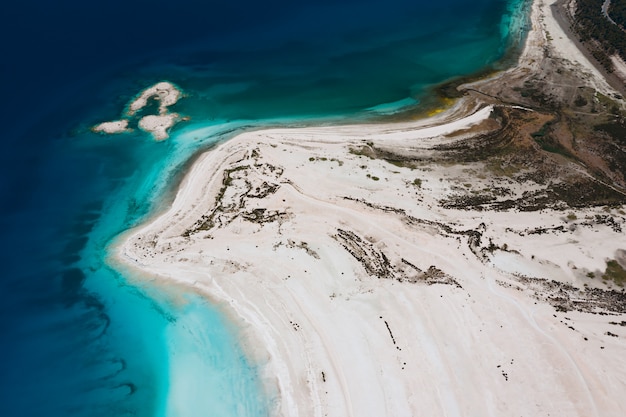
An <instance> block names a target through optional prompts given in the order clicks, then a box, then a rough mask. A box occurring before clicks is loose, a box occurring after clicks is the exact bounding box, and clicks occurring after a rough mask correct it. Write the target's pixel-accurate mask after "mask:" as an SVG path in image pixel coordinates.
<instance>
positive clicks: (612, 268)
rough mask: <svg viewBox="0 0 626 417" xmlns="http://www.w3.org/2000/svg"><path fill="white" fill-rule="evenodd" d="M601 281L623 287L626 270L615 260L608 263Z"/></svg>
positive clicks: (625, 280) (625, 279)
mask: <svg viewBox="0 0 626 417" xmlns="http://www.w3.org/2000/svg"><path fill="white" fill-rule="evenodd" d="M602 279H605V280H607V281H613V282H614V283H615V285H617V286H619V287H623V286H624V282H626V270H624V268H622V266H621V265H620V264H619V263H617V261H616V260H611V261H608V262H607V263H606V271H604V275H602Z"/></svg>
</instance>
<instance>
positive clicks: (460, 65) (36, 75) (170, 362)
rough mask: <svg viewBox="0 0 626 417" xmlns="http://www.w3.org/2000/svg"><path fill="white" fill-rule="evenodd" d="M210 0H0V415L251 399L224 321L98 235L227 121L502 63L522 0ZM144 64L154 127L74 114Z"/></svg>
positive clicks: (245, 412) (201, 408) (310, 111)
mask: <svg viewBox="0 0 626 417" xmlns="http://www.w3.org/2000/svg"><path fill="white" fill-rule="evenodd" d="M226 3H227V2H211V1H206V0H204V1H200V0H197V1H194V0H181V1H178V2H165V1H154V0H153V1H147V0H134V1H130V2H129V1H125V2H122V1H117V0H109V1H106V2H105V1H92V2H84V1H83V2H78V1H75V0H59V1H57V2H43V1H35V2H10V3H9V4H7V5H3V12H2V25H0V35H2V39H3V42H2V43H1V44H0V53H1V54H2V55H1V56H2V57H3V65H2V66H0V74H1V75H2V78H1V79H2V81H3V88H2V93H3V94H2V99H3V101H2V112H0V121H1V122H2V125H1V126H2V132H1V133H0V135H1V136H0V137H1V138H2V152H0V162H1V165H0V166H1V167H2V175H1V176H0V202H1V206H0V209H1V215H0V230H1V231H2V240H1V241H2V244H3V247H2V250H0V257H1V259H0V267H1V268H2V269H1V275H0V338H1V339H0V342H1V343H0V359H1V361H0V415H2V416H28V417H29V416H41V415H46V416H51V417H56V416H141V417H143V416H145V417H148V416H150V417H152V416H159V417H160V416H177V417H179V416H180V417H186V416H190V417H191V416H264V415H268V413H269V412H271V409H272V406H273V404H274V402H275V401H276V398H273V397H272V394H271V393H267V392H266V391H265V390H264V389H263V387H262V386H261V382H260V381H259V378H258V368H257V366H258V364H254V363H251V362H250V361H249V360H248V359H247V358H246V356H245V352H243V351H242V350H241V347H240V346H239V344H238V340H237V327H236V323H231V322H229V321H228V320H227V319H226V318H225V317H224V315H223V312H221V311H219V310H218V309H217V308H215V307H214V306H212V305H211V304H210V303H208V302H207V301H206V300H204V299H202V298H200V297H198V296H196V295H193V294H191V293H187V292H186V291H185V290H183V289H180V288H173V287H167V286H166V287H163V286H155V284H154V283H151V282H149V281H147V280H143V281H142V280H140V279H138V277H132V276H126V275H124V273H123V272H120V271H116V270H115V269H113V268H112V267H111V265H110V263H108V262H107V256H108V249H107V248H108V246H109V245H110V243H111V241H112V240H113V239H114V238H115V237H116V236H117V235H118V234H119V233H121V232H123V231H124V230H126V229H127V228H129V227H132V226H133V225H136V224H138V223H139V222H141V221H143V220H146V219H147V218H148V216H149V215H150V214H151V213H154V212H156V211H158V210H160V209H163V208H164V207H166V206H167V204H168V202H169V201H170V200H171V198H172V192H173V189H174V187H175V185H176V183H177V181H178V180H179V179H180V178H181V176H182V175H184V172H185V169H186V167H187V164H188V161H189V160H190V158H192V156H193V155H194V154H195V153H197V152H198V151H200V150H203V149H208V148H209V147H211V146H213V145H214V144H215V143H218V142H220V141H223V140H227V139H228V138H229V137H232V136H233V135H235V134H236V133H237V132H240V131H242V130H244V129H249V128H258V127H259V126H264V125H276V124H285V125H301V124H307V123H320V122H322V123H331V122H335V121H339V120H341V121H343V120H364V119H367V118H370V117H373V116H378V115H381V114H382V115H384V114H392V113H394V112H396V111H399V110H403V109H407V108H415V106H420V103H425V102H427V101H428V97H429V90H428V89H429V87H431V86H432V85H434V84H436V83H440V82H442V81H444V80H447V79H450V78H452V77H456V76H462V75H467V74H471V73H474V72H476V71H480V70H481V69H484V68H487V67H491V66H494V65H495V66H496V67H497V66H498V65H504V64H502V63H501V59H502V58H503V57H505V56H506V53H507V51H510V49H511V47H512V46H514V45H516V44H519V41H520V39H522V37H523V33H524V24H525V23H524V22H525V20H524V18H523V17H524V13H520V10H523V7H522V6H523V5H524V4H525V3H526V1H525V0H475V1H472V2H468V1H466V0H441V1H439V2H430V1H429V2H426V1H423V0H413V1H400V0H386V1H382V0H360V1H356V0H334V1H328V0H317V1H309V0H305V1H302V2H288V1H286V0H269V1H266V2H247V1H243V2H237V3H232V4H231V3H228V4H226ZM161 80H169V81H171V82H174V83H176V84H177V85H178V86H180V87H181V88H182V89H183V90H184V91H185V93H186V95H187V96H186V98H184V99H183V100H181V101H180V103H179V104H177V105H176V106H175V110H176V111H178V112H180V113H181V114H184V115H186V116H189V117H190V118H191V119H190V121H189V122H185V123H181V124H179V125H177V126H176V127H175V128H174V129H173V130H172V136H171V138H170V139H169V140H167V141H164V142H159V143H157V142H154V141H153V140H152V139H150V138H149V137H148V136H147V135H145V134H142V133H141V132H138V131H137V132H134V133H131V134H124V135H119V136H105V135H98V134H94V133H92V132H90V131H89V127H90V126H92V125H93V124H95V123H99V122H102V121H106V120H112V119H116V118H118V117H119V116H120V113H121V112H122V110H123V107H124V106H125V105H126V103H127V102H128V101H129V100H130V99H132V97H133V96H134V95H135V94H137V93H138V92H139V91H140V90H141V89H143V88H146V87H148V86H150V85H151V84H153V83H154V82H157V81H161ZM418 108H419V107H418Z"/></svg>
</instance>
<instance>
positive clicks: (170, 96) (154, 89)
mask: <svg viewBox="0 0 626 417" xmlns="http://www.w3.org/2000/svg"><path fill="white" fill-rule="evenodd" d="M181 97H182V92H181V91H180V90H179V89H178V87H176V86H175V85H174V84H172V83H169V82H167V81H162V82H160V83H157V84H155V85H153V86H151V87H149V88H146V89H145V90H143V91H142V92H141V93H139V95H138V96H137V97H136V98H135V99H134V100H132V101H131V102H130V103H129V104H128V106H127V109H126V112H125V114H124V116H125V117H126V118H127V119H123V120H116V121H111V122H104V123H100V124H98V125H96V126H94V127H93V128H92V130H93V131H94V132H99V133H107V134H117V133H124V132H130V131H132V129H130V128H129V127H128V124H129V120H128V119H132V118H134V117H136V116H137V113H138V112H140V111H141V110H142V109H144V108H145V107H146V106H147V105H148V104H149V102H150V100H151V99H154V100H157V101H158V102H159V108H158V114H149V115H145V116H143V117H140V118H139V121H138V126H139V128H140V129H141V130H143V131H144V132H147V133H150V134H151V135H152V136H153V137H154V139H155V140H158V141H160V140H165V139H167V138H168V137H169V134H168V131H169V129H170V128H171V127H172V126H174V124H175V123H176V122H178V121H179V120H182V118H181V117H180V115H179V114H178V113H171V112H169V109H168V107H170V106H173V105H174V104H176V103H177V102H178V100H179V99H180V98H181Z"/></svg>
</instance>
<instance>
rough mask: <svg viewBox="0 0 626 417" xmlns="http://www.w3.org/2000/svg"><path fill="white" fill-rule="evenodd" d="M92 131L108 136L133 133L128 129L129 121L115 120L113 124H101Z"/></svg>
mask: <svg viewBox="0 0 626 417" xmlns="http://www.w3.org/2000/svg"><path fill="white" fill-rule="evenodd" d="M91 130H93V131H94V132H101V133H108V134H115V133H124V132H130V131H131V129H130V128H129V127H128V120H115V121H112V122H104V123H100V124H98V125H95V126H94V127H92V128H91Z"/></svg>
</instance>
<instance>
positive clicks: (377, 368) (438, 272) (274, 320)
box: [115, 1, 626, 417]
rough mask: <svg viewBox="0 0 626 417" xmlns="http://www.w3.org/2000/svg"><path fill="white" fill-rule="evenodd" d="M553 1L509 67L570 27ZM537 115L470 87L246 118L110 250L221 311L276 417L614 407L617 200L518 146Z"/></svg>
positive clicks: (618, 411) (619, 377)
mask: <svg viewBox="0 0 626 417" xmlns="http://www.w3.org/2000/svg"><path fill="white" fill-rule="evenodd" d="M547 11H549V9H548V8H546V5H545V4H544V3H543V2H539V1H537V2H535V3H534V4H533V10H532V22H533V29H532V30H531V32H530V34H529V37H528V40H527V43H526V48H525V51H524V53H523V54H522V58H521V60H520V66H518V67H517V68H516V69H512V70H510V71H509V72H508V75H507V77H510V76H511V73H513V76H516V74H517V73H515V72H516V71H517V72H519V73H520V74H521V73H523V72H528V71H529V70H532V69H536V70H537V71H539V70H541V68H539V67H538V65H539V64H536V62H538V60H539V59H540V58H541V57H542V54H543V53H544V51H545V48H554V47H556V46H558V45H560V44H559V42H565V40H562V39H559V41H558V42H553V41H551V40H549V39H548V38H547V36H546V35H545V30H546V28H548V27H549V28H552V27H553V26H551V25H552V24H553V23H550V22H548V21H549V20H551V19H553V18H552V15H551V14H547ZM572 59H574V60H576V59H577V56H574V57H572ZM577 62H578V61H577ZM581 65H582V66H583V67H584V65H583V64H581ZM520 76H521V75H520ZM501 77H503V76H501ZM590 77H591V78H590V79H589V83H593V85H596V86H597V87H598V88H604V87H605V84H603V83H602V80H599V79H598V80H596V79H594V78H593V77H594V75H593V73H590ZM502 79H503V78H500V80H502ZM508 79H509V80H510V79H511V78H508ZM496 82H497V81H496ZM533 118H535V119H533ZM518 120H523V123H521V122H519V123H518V122H516V121H518ZM546 120H547V116H545V115H540V114H535V113H534V112H532V111H528V110H527V109H523V108H520V107H519V106H509V105H506V104H501V103H500V104H496V105H486V104H484V103H483V102H481V101H480V100H479V99H475V98H468V99H462V100H460V101H459V102H457V104H456V105H455V106H454V107H453V108H451V109H449V111H448V112H446V113H443V114H440V115H438V116H436V117H434V118H432V119H425V120H421V121H418V122H411V123H399V124H382V125H352V126H338V127H311V128H304V129H273V130H265V131H258V132H251V133H245V134H242V135H240V136H238V137H236V138H234V139H232V140H230V141H228V142H226V143H224V144H222V145H220V146H219V147H217V148H216V149H214V150H212V151H210V152H208V153H206V154H204V155H203V156H201V157H200V158H199V159H198V161H196V163H195V164H194V165H193V166H192V167H191V170H190V172H189V174H188V175H187V176H186V178H185V179H184V181H183V182H182V184H181V186H180V188H179V190H178V193H177V196H176V198H175V200H174V201H173V203H172V206H171V207H170V208H169V209H168V210H167V211H166V212H165V213H162V214H161V215H159V216H158V217H156V218H155V219H152V220H151V221H150V222H149V223H148V224H146V225H143V226H140V227H138V228H137V229H135V230H131V231H129V232H128V233H127V234H126V235H125V236H124V237H123V239H122V240H121V242H120V244H119V245H118V246H117V247H116V249H115V250H116V255H117V259H118V260H119V261H122V262H124V263H125V264H127V265H130V266H132V267H134V268H139V269H140V270H141V271H143V272H144V273H149V274H152V275H154V276H156V277H159V278H161V279H166V280H173V281H175V282H178V283H182V284H185V285H188V286H189V287H190V288H193V289H195V290H197V291H198V292H200V293H203V294H205V295H207V296H209V297H210V298H211V299H212V300H214V301H217V302H219V303H220V304H221V305H223V306H224V308H225V309H226V310H227V311H229V312H230V313H232V317H233V320H235V321H236V322H237V323H239V324H241V328H242V329H243V330H242V331H243V333H244V336H245V337H244V340H243V343H244V347H245V349H246V350H247V352H248V353H249V354H250V355H251V357H252V358H253V359H254V360H256V361H257V362H258V363H261V364H263V368H262V372H263V375H262V377H263V379H264V382H265V383H266V386H267V387H268V390H269V395H272V396H275V398H276V403H275V409H274V413H275V414H276V415H284V416H324V415H331V414H333V415H341V416H415V415H449V416H469V415H480V416H498V417H501V416H514V415H515V416H517V415H531V416H535V415H551V416H567V417H570V416H581V417H582V416H598V417H600V416H602V417H604V416H618V415H624V414H626V402H624V401H623V400H622V397H623V396H622V391H623V383H624V381H623V375H626V363H624V362H623V361H619V360H616V358H620V357H623V356H624V355H625V354H626V342H625V340H626V330H625V329H626V327H624V325H623V324H624V323H626V299H625V297H624V290H623V287H622V286H623V285H624V282H625V280H626V277H625V276H624V275H623V274H626V272H624V268H626V256H624V253H626V252H625V250H626V238H625V237H624V234H623V229H624V228H625V227H626V212H624V211H623V207H622V206H621V205H616V206H614V207H607V206H593V205H590V206H587V207H585V206H583V205H578V203H577V201H578V200H577V198H578V197H577V196H578V194H576V197H575V198H572V196H571V194H572V193H575V190H574V191H572V190H571V189H570V188H567V186H568V185H569V184H570V183H569V182H568V181H570V180H571V181H573V182H571V184H582V183H584V181H587V183H588V184H590V187H591V188H593V187H594V186H596V185H597V186H598V187H599V186H600V185H601V184H600V183H597V182H594V181H595V180H594V179H593V178H591V176H590V175H589V174H587V173H586V172H585V171H584V168H583V167H581V166H580V165H577V164H574V163H569V162H568V161H561V160H558V159H555V160H554V161H557V162H554V161H553V160H548V159H546V158H543V156H541V154H540V153H539V152H538V151H534V148H532V146H530V145H528V143H527V142H532V139H531V133H532V132H534V130H529V129H530V127H533V126H534V125H536V126H537V127H536V129H539V128H540V127H541V126H542V125H543V124H544V123H545V121H546ZM529 126H530V127H529ZM525 140H526V142H525ZM506 152H509V154H506ZM484 155H487V157H484ZM502 155H505V156H502ZM496 157H497V158H498V159H496ZM496 161H497V163H495V162H496ZM546 166H549V167H550V169H549V170H548V168H546ZM588 177H589V178H588ZM572 179H574V180H575V181H574V180H572ZM615 192H616V193H617V194H618V195H619V193H620V192H619V190H617V191H615ZM568 193H569V194H568Z"/></svg>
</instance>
